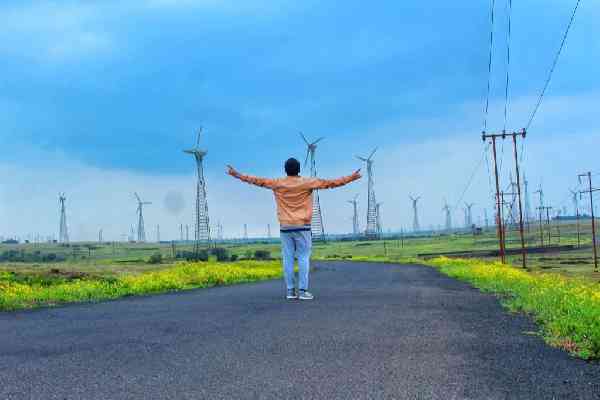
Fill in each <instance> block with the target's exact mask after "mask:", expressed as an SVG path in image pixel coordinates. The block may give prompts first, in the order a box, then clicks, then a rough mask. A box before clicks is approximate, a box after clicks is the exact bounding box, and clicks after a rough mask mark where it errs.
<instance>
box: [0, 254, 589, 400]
mask: <svg viewBox="0 0 600 400" xmlns="http://www.w3.org/2000/svg"><path fill="white" fill-rule="evenodd" d="M317 269H318V271H317V272H316V273H314V274H313V275H312V276H311V277H312V282H313V285H312V289H313V292H314V294H315V295H316V297H317V299H316V300H315V301H313V302H298V301H293V302H289V301H285V300H283V299H282V297H283V294H284V292H283V288H282V283H281V282H280V281H270V282H261V283H253V284H246V285H240V286H231V287H220V288H212V289H200V290H193V291H188V292H180V293H172V294H164V295H157V296H148V297H138V298H127V299H122V300H117V301H111V302H105V303H100V304H79V305H69V306H65V307H61V308H55V309H41V310H34V311H25V312H16V313H0V338H1V340H0V399H2V400H4V399H61V400H62V399H108V400H117V399H345V400H346V399H444V400H447V399H552V398H556V399H571V398H572V399H600V365H599V364H593V363H586V362H584V361H580V360H576V359H573V358H572V357H570V356H569V355H568V354H567V353H565V352H563V351H561V350H557V349H553V348H550V347H548V346H547V345H545V344H544V343H543V341H542V340H541V338H539V337H538V336H536V335H534V334H532V331H535V326H534V325H533V324H532V323H531V321H530V320H529V319H527V318H526V317H523V316H515V315H510V314H508V313H507V312H505V311H504V310H503V309H502V307H501V306H500V304H499V302H498V301H497V300H496V299H495V298H494V297H493V296H491V295H486V294H482V293H480V292H479V291H477V290H475V289H473V288H471V287H469V286H468V285H466V284H464V283H461V282H458V281H455V280H452V279H450V278H447V277H445V276H443V275H441V274H439V273H438V272H437V271H435V270H434V269H432V268H428V267H422V266H414V265H383V264H368V263H355V264H352V263H338V262H330V263H329V262H328V263H321V264H319V265H318V266H317Z"/></svg>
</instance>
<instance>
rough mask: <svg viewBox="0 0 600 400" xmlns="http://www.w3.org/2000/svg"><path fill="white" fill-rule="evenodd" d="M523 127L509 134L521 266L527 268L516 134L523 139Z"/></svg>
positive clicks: (524, 133)
mask: <svg viewBox="0 0 600 400" xmlns="http://www.w3.org/2000/svg"><path fill="white" fill-rule="evenodd" d="M526 134H527V133H526V132H525V129H523V130H522V131H521V132H519V133H516V132H513V133H512V134H511V136H512V139H513V149H514V154H515V172H516V174H517V197H518V199H519V233H520V235H521V255H522V259H523V264H522V265H523V268H527V249H526V248H525V232H524V229H523V202H522V201H521V173H520V172H519V157H518V155H517V135H519V136H521V137H522V138H523V139H525V135H526Z"/></svg>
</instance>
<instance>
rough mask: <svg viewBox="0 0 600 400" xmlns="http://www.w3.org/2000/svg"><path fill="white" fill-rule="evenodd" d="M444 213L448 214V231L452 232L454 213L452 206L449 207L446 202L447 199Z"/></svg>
mask: <svg viewBox="0 0 600 400" xmlns="http://www.w3.org/2000/svg"><path fill="white" fill-rule="evenodd" d="M442 211H444V213H445V214H446V231H448V232H449V231H451V230H452V213H451V211H450V206H449V205H448V201H446V199H444V207H443V208H442Z"/></svg>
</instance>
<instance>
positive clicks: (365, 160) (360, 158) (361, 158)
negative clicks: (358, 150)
mask: <svg viewBox="0 0 600 400" xmlns="http://www.w3.org/2000/svg"><path fill="white" fill-rule="evenodd" d="M356 158H358V159H359V160H361V161H364V162H367V161H369V160H367V159H366V158H364V157H361V156H356Z"/></svg>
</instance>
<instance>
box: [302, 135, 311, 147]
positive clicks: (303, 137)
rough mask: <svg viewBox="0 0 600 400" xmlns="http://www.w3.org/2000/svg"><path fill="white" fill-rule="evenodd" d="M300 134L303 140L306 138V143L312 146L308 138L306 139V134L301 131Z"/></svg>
mask: <svg viewBox="0 0 600 400" xmlns="http://www.w3.org/2000/svg"><path fill="white" fill-rule="evenodd" d="M300 136H301V137H302V140H304V143H306V145H307V146H310V143H309V142H308V140H306V136H304V133H302V132H300Z"/></svg>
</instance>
